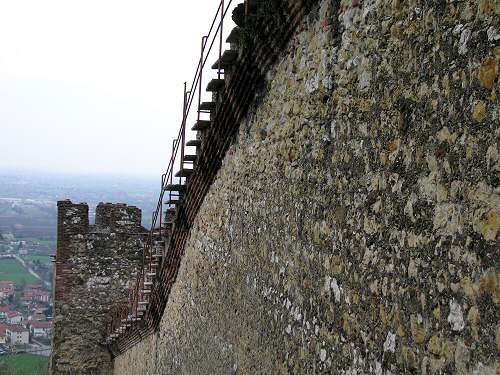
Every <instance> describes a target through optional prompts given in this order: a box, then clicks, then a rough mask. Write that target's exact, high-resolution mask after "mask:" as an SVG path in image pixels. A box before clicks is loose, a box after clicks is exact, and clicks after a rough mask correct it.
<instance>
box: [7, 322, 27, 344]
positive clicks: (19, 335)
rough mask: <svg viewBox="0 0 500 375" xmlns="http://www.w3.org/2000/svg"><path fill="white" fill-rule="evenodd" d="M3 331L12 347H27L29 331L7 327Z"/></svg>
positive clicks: (16, 327) (22, 328)
mask: <svg viewBox="0 0 500 375" xmlns="http://www.w3.org/2000/svg"><path fill="white" fill-rule="evenodd" d="M5 331H6V333H7V340H8V341H9V342H10V343H11V344H12V345H27V344H29V342H30V331H29V330H28V329H26V328H24V327H21V326H9V327H8V328H7V329H6V330H5Z"/></svg>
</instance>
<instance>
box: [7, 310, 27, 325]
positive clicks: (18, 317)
mask: <svg viewBox="0 0 500 375" xmlns="http://www.w3.org/2000/svg"><path fill="white" fill-rule="evenodd" d="M6 316H7V318H6V321H7V323H9V324H20V323H21V322H22V321H23V314H21V313H20V312H19V311H12V310H11V311H8V312H7V313H6Z"/></svg>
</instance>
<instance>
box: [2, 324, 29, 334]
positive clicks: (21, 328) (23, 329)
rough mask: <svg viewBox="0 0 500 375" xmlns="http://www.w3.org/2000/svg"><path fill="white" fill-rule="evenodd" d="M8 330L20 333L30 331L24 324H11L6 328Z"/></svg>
mask: <svg viewBox="0 0 500 375" xmlns="http://www.w3.org/2000/svg"><path fill="white" fill-rule="evenodd" d="M6 330H7V331H11V332H18V333H22V332H29V330H28V329H27V328H24V327H22V326H12V325H9V326H8V327H7V328H6Z"/></svg>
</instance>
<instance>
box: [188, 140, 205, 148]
mask: <svg viewBox="0 0 500 375" xmlns="http://www.w3.org/2000/svg"><path fill="white" fill-rule="evenodd" d="M186 146H195V147H200V146H201V141H200V140H199V139H193V140H191V141H189V142H188V143H186Z"/></svg>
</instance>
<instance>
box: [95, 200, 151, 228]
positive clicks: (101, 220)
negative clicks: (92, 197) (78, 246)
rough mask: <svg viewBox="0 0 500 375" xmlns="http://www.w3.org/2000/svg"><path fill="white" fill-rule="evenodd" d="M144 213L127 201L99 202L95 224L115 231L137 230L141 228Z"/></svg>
mask: <svg viewBox="0 0 500 375" xmlns="http://www.w3.org/2000/svg"><path fill="white" fill-rule="evenodd" d="M141 220H142V213H141V210H140V209H139V208H137V207H135V206H128V205H126V204H125V203H117V204H113V203H102V202H101V203H99V204H98V205H97V208H96V214H95V225H96V227H97V228H99V229H109V230H110V231H114V232H134V231H135V232H137V231H139V230H140V228H141Z"/></svg>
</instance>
